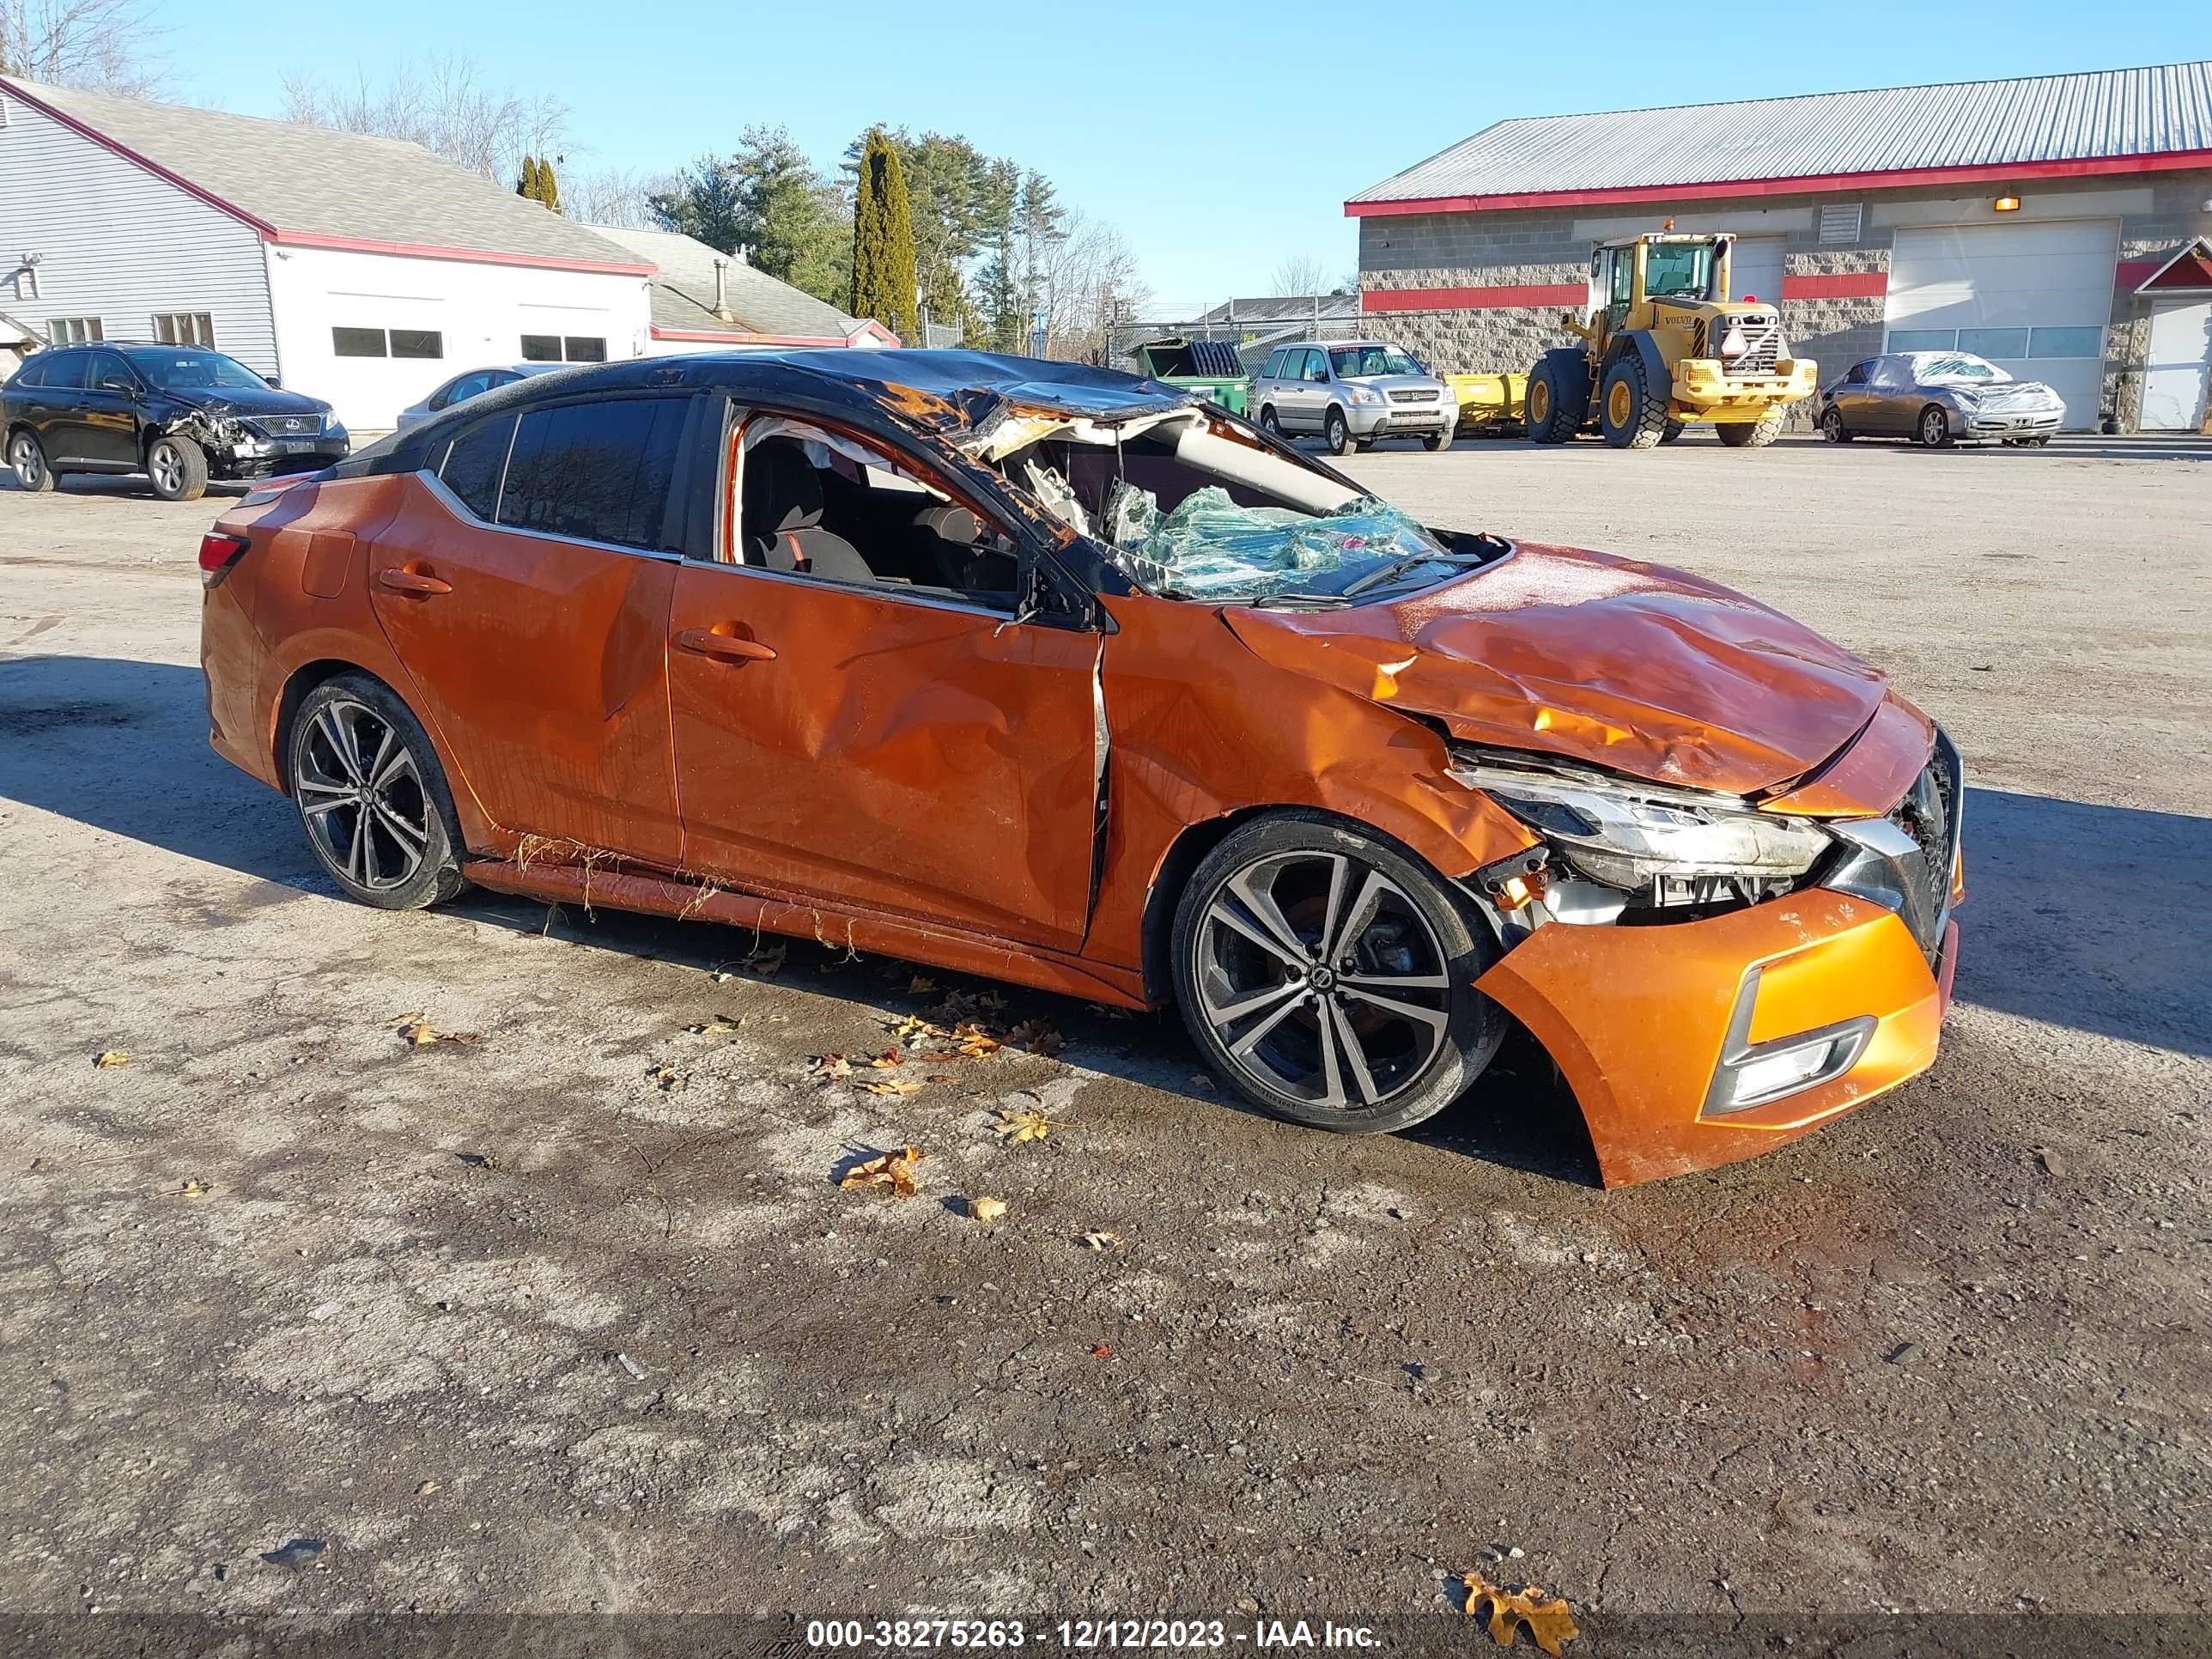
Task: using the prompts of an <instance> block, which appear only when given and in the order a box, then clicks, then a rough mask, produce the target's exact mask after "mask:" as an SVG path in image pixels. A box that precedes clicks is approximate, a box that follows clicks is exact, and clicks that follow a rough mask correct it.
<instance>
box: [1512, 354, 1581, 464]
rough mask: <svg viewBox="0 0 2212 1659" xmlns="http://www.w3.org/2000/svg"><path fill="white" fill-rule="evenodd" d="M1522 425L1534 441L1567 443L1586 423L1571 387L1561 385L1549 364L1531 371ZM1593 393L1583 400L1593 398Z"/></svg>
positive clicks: (1525, 395)
mask: <svg viewBox="0 0 2212 1659" xmlns="http://www.w3.org/2000/svg"><path fill="white" fill-rule="evenodd" d="M1522 395H1523V397H1524V398H1525V401H1524V402H1523V404H1522V426H1523V427H1524V428H1526V429H1527V431H1528V441H1529V442H1530V443H1532V444H1563V443H1565V442H1566V441H1568V440H1569V439H1570V438H1571V437H1573V436H1574V435H1575V428H1577V427H1578V426H1580V425H1581V424H1582V410H1581V409H1580V408H1578V407H1577V404H1576V399H1575V398H1574V397H1573V396H1572V392H1571V388H1569V387H1564V386H1561V385H1560V384H1559V377H1558V376H1557V375H1556V374H1553V372H1552V366H1551V364H1549V363H1546V362H1539V363H1538V364H1537V365H1536V366H1535V368H1532V369H1530V370H1529V371H1528V391H1527V392H1525V393H1523V394H1522ZM1582 401H1583V403H1587V402H1588V401H1589V393H1588V392H1584V393H1583V398H1582Z"/></svg>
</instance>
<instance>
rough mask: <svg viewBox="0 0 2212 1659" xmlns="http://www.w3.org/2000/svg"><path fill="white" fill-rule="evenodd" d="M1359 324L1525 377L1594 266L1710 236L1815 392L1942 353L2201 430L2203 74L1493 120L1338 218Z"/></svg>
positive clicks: (2081, 399) (2099, 407) (2076, 397)
mask: <svg viewBox="0 0 2212 1659" xmlns="http://www.w3.org/2000/svg"><path fill="white" fill-rule="evenodd" d="M1345 211H1346V213H1347V214H1350V215H1351V216H1353V217H1355V218H1357V219H1358V221H1359V264H1360V287H1361V303H1362V307H1363V309H1364V310H1365V311H1366V312H1368V313H1370V314H1372V315H1373V316H1375V318H1376V323H1375V325H1374V326H1376V327H1377V328H1378V329H1381V330H1383V331H1389V332H1391V333H1394V334H1395V335H1397V336H1398V337H1401V339H1402V340H1403V341H1404V343H1407V345H1408V346H1410V347H1412V348H1413V349H1415V350H1416V351H1417V352H1419V353H1421V354H1423V355H1424V356H1425V357H1426V358H1427V359H1428V360H1429V361H1431V363H1432V365H1433V366H1435V367H1437V368H1449V369H1455V370H1484V369H1499V368H1525V367H1526V366H1527V365H1528V364H1529V363H1530V362H1534V358H1535V356H1536V355H1537V354H1538V353H1539V352H1541V350H1543V349H1545V348H1547V347H1548V346H1552V345H1565V344H1567V343H1570V342H1569V339H1568V337H1567V336H1565V334H1563V333H1560V332H1559V331H1558V328H1557V320H1558V316H1559V311H1560V310H1561V309H1563V308H1577V309H1578V308H1580V307H1583V306H1586V305H1588V304H1589V301H1590V297H1591V296H1590V295H1589V286H1588V284H1589V256H1590V249H1591V247H1592V246H1593V245H1594V244H1595V243H1596V242H1598V241H1601V240H1606V239H1607V238H1610V237H1614V236H1620V235H1626V234H1632V233H1634V232H1637V231H1642V230H1656V229H1658V228H1660V227H1661V225H1662V223H1663V222H1665V221H1666V220H1668V219H1669V218H1671V219H1673V220H1674V221H1675V222H1676V225H1677V228H1680V229H1681V230H1685V231H1690V230H1700V231H1702V230H1713V231H1730V232H1733V233H1735V235H1736V236H1737V238H1738V239H1739V240H1738V241H1737V244H1736V253H1735V280H1734V283H1733V286H1734V289H1735V293H1736V295H1737V296H1738V297H1742V296H1744V295H1752V296H1754V297H1757V298H1760V299H1765V300H1772V301H1778V302H1779V303H1780V306H1781V309H1782V315H1783V325H1784V330H1785V331H1786V332H1787V333H1788V335H1789V336H1790V339H1791V341H1792V343H1793V344H1794V345H1795V346H1796V349H1798V350H1800V351H1801V352H1802V354H1804V355H1807V356H1812V357H1814V358H1815V359H1816V360H1817V361H1818V362H1820V366H1821V368H1822V371H1823V374H1824V377H1828V376H1832V375H1835V374H1841V373H1842V372H1843V371H1844V370H1845V369H1847V368H1849V367H1850V364H1851V363H1853V362H1856V361H1857V360H1858V359H1860V358H1863V357H1868V356H1874V355H1875V354H1876V353H1878V352H1882V351H1912V350H1923V349H1954V348H1955V349H1960V350H1965V351H1971V352H1973V353H1976V354H1978V356H1984V357H1987V358H1989V359H1990V360H1991V361H1993V362H1997V363H1999V364H2001V365H2002V367H2004V368H2007V369H2008V370H2010V371H2011V372H2012V373H2014V374H2016V375H2019V376H2021V377H2022V378H2024V379H2033V380H2043V381H2046V382H2048V383H2049V384H2050V385H2051V386H2053V387H2055V388H2056V389H2057V391H2058V392H2059V393H2060V394H2061V395H2062V396H2063V397H2064V398H2065V399H2066V406H2067V424H2068V425H2069V427H2072V428H2075V429H2077V430H2079V429H2087V428H2094V427H2097V426H2100V425H2104V426H2109V427H2111V428H2114V429H2118V430H2130V429H2143V430H2154V429H2155V430H2168V431H2172V430H2179V431H2191V432H2193V431H2197V430H2198V429H2199V428H2201V427H2202V426H2203V422H2204V420H2205V416H2206V405H2207V391H2208V380H2212V337H2208V335H2212V316H2208V301H2212V254H2208V252H2207V246H2208V244H2207V242H2206V240H2205V239H2206V238H2207V237H2208V236H2212V63H2202V62H2200V63H2188V64H2163V65H2159V66H2156V67H2154V68H2148V69H2135V70H2104V71H2098V72H2093V73H2088V74H2081V75H2053V76H2033V77H2029V78H2027V79H2021V80H2011V81H1987V82H1963V83H1957V84H1953V85H1947V86H1928V87H1894V88H1882V89H1879V90H1874V91H1865V92H1838V93H1821V94H1814V95H1811V96H1808V97H1796V98H1768V99H1758V100H1750V101H1747V102H1741V103H1726V104H1698V105H1687V106H1679V107H1674V108H1668V109H1646V110H1625V111H1614V112H1604V113H1598V114H1589V115H1559V116H1542V117H1535V118H1524V119H1516V120H1507V121H1499V122H1497V123H1495V124H1493V125H1491V126H1488V127H1486V128H1484V129H1483V130H1482V131H1480V132H1478V133H1476V134H1475V135H1474V137H1471V138H1468V139H1466V140H1464V141H1462V143H1458V144H1455V145H1454V146H1452V148H1450V149H1448V150H1445V151H1443V153H1441V154H1440V155H1433V156H1431V157H1430V158H1429V159H1428V160H1427V161H1421V162H1419V163H1416V164H1415V165H1414V166H1413V167H1408V168H1407V169H1406V170H1405V171H1404V172H1402V173H1398V174H1397V175H1395V177H1393V178H1390V179H1385V180H1384V181H1383V182H1382V183H1381V184H1378V185H1374V186H1373V187H1371V188H1370V189H1368V190H1364V191H1360V192H1359V194H1358V195H1357V196H1354V197H1352V199H1351V200H1350V201H1348V202H1346V204H1345Z"/></svg>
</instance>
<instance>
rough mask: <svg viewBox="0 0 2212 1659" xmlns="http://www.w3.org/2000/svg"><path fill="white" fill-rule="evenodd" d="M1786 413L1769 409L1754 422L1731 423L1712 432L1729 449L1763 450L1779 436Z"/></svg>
mask: <svg viewBox="0 0 2212 1659" xmlns="http://www.w3.org/2000/svg"><path fill="white" fill-rule="evenodd" d="M1787 412H1788V411H1787V410H1779V409H1770V410H1767V411H1766V413H1765V414H1764V415H1762V416H1759V418H1758V419H1757V420H1755V421H1731V422H1728V423H1727V424H1726V425H1724V426H1716V427H1715V428H1713V431H1714V432H1715V434H1717V435H1718V436H1719V438H1720V441H1722V442H1723V443H1724V444H1726V445H1727V446H1728V447H1729V448H1730V449H1764V448H1765V447H1767V445H1769V444H1771V443H1772V442H1773V441H1775V439H1776V438H1777V437H1778V436H1779V435H1780V434H1781V431H1782V422H1783V420H1784V416H1785V415H1786V414H1787Z"/></svg>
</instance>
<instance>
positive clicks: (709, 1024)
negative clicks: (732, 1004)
mask: <svg viewBox="0 0 2212 1659" xmlns="http://www.w3.org/2000/svg"><path fill="white" fill-rule="evenodd" d="M742 1025H744V1021H743V1020H742V1019H732V1018H730V1017H729V1016H728V1015H727V1014H716V1015H715V1016H714V1018H711V1019H705V1020H702V1021H701V1022H700V1023H699V1024H696V1025H687V1026H685V1027H684V1030H687V1031H689V1032H690V1033H691V1035H692V1036H721V1035H723V1034H724V1033H726V1032H729V1031H734V1030H738V1028H739V1027H741V1026H742Z"/></svg>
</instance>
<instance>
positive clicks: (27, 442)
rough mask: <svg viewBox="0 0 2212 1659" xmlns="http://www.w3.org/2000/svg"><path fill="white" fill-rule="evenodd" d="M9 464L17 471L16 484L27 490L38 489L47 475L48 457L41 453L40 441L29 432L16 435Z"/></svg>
mask: <svg viewBox="0 0 2212 1659" xmlns="http://www.w3.org/2000/svg"><path fill="white" fill-rule="evenodd" d="M8 459H9V465H12V466H13V467H14V468H15V482H16V483H19V484H21V485H22V486H23V488H24V489H37V488H38V487H39V480H40V478H41V477H44V476H45V475H46V457H45V456H43V455H41V454H40V453H39V446H38V441H36V440H35V439H33V437H32V436H31V435H30V434H29V433H27V432H19V433H17V434H16V435H15V447H14V448H13V449H12V450H10V452H9V457H8Z"/></svg>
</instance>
